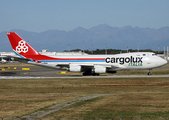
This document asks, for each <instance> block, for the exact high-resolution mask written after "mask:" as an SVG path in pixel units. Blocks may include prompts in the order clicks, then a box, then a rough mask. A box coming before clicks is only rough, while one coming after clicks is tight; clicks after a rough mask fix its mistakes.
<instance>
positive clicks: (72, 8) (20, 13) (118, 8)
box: [0, 0, 169, 32]
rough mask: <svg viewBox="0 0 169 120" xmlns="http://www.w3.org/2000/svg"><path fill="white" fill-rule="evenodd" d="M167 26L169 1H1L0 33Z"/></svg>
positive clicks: (168, 24) (168, 21)
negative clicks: (18, 30) (129, 26)
mask: <svg viewBox="0 0 169 120" xmlns="http://www.w3.org/2000/svg"><path fill="white" fill-rule="evenodd" d="M104 23H106V24H108V25H110V26H112V27H123V26H128V25H131V26H133V27H135V26H139V27H150V28H160V27H164V26H169V0H0V32H2V31H10V30H11V29H23V30H27V31H33V32H42V31H46V30H51V29H58V30H65V31H69V30H72V29H74V28H76V27H79V26H81V27H83V28H87V29H88V28H91V27H93V26H97V25H100V24H104Z"/></svg>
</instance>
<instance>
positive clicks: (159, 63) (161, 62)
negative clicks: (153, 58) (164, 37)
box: [157, 58, 168, 67]
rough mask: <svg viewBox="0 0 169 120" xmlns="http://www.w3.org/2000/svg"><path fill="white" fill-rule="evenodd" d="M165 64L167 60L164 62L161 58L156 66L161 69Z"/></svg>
mask: <svg viewBox="0 0 169 120" xmlns="http://www.w3.org/2000/svg"><path fill="white" fill-rule="evenodd" d="M167 63H168V62H167V60H165V59H163V58H160V60H158V61H157V65H158V66H159V67H161V66H163V65H165V64H167Z"/></svg>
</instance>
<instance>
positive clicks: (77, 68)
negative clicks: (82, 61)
mask: <svg viewBox="0 0 169 120" xmlns="http://www.w3.org/2000/svg"><path fill="white" fill-rule="evenodd" d="M69 67H70V68H69V71H71V72H81V69H82V67H81V66H80V65H76V64H70V66H69Z"/></svg>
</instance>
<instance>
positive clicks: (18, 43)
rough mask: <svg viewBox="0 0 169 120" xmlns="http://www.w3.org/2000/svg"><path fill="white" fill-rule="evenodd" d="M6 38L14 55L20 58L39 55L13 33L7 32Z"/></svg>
mask: <svg viewBox="0 0 169 120" xmlns="http://www.w3.org/2000/svg"><path fill="white" fill-rule="evenodd" d="M7 36H8V38H9V41H10V43H11V46H12V48H13V51H14V52H15V54H17V55H19V56H20V57H22V58H29V56H32V55H33V56H34V55H40V53H38V52H37V51H36V50H35V49H34V48H33V47H32V46H30V45H29V44H28V43H27V42H26V41H25V40H23V39H22V38H21V37H20V36H19V35H18V34H16V33H15V32H8V33H7Z"/></svg>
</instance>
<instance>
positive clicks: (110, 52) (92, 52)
mask: <svg viewBox="0 0 169 120" xmlns="http://www.w3.org/2000/svg"><path fill="white" fill-rule="evenodd" d="M79 51H81V52H83V50H81V49H74V50H70V52H79ZM64 52H68V51H67V50H64ZM128 52H138V50H133V49H129V50H128ZM139 52H154V53H156V54H163V51H153V50H151V49H144V50H139ZM84 53H87V54H106V53H107V54H119V53H127V50H121V49H107V52H106V50H105V49H96V50H93V51H90V50H84Z"/></svg>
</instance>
